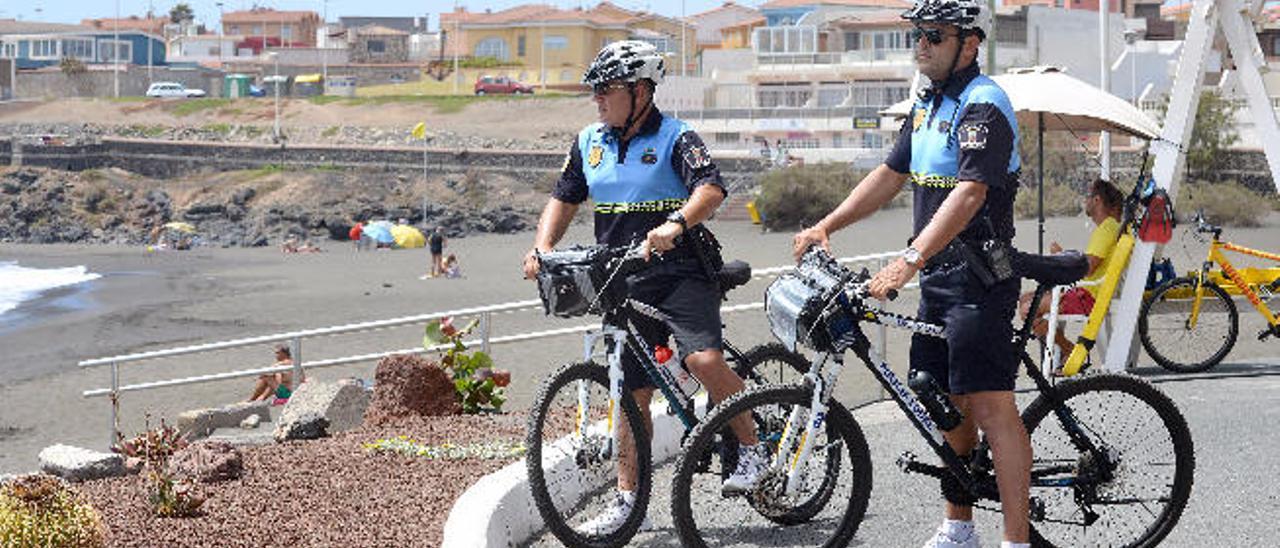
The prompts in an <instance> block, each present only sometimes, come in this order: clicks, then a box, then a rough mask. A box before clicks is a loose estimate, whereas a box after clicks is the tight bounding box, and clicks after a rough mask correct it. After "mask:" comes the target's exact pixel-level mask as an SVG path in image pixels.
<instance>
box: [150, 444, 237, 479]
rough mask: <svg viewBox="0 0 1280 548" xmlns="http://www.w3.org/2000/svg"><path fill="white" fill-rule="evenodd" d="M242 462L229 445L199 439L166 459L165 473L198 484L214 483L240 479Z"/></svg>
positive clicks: (235, 450)
mask: <svg viewBox="0 0 1280 548" xmlns="http://www.w3.org/2000/svg"><path fill="white" fill-rule="evenodd" d="M243 471H244V459H243V458H241V456H240V450H239V449H236V448H235V447H234V446H232V445H231V444H230V443H227V442H225V441H216V440H200V441H198V442H195V443H193V444H191V445H188V446H186V447H184V448H182V449H181V450H179V451H178V452H177V453H174V454H173V456H172V457H169V473H170V474H173V475H174V476H176V477H179V478H185V479H190V480H193V481H198V482H200V483H214V482H219V481H226V480H232V479H236V478H238V477H240V473H241V472H243Z"/></svg>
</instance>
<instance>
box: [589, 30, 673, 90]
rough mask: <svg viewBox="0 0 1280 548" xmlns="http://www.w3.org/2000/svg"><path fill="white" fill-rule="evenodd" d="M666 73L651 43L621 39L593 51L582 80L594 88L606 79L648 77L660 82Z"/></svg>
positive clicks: (609, 80)
mask: <svg viewBox="0 0 1280 548" xmlns="http://www.w3.org/2000/svg"><path fill="white" fill-rule="evenodd" d="M666 72H667V68H666V63H665V62H664V61H663V59H662V54H661V53H658V48H655V47H654V46H653V44H650V43H648V42H641V41H639V40H622V41H619V42H613V43H611V44H609V45H607V46H605V47H604V48H603V49H601V50H600V53H598V54H596V58H595V60H594V61H592V62H591V66H589V67H587V72H586V74H583V75H582V83H584V84H586V85H588V86H593V87H594V86H596V85H598V84H603V83H605V82H613V81H619V80H620V81H623V82H638V81H640V80H641V79H644V78H648V79H649V80H652V81H653V83H654V84H660V83H662V77H663V75H665V74H666Z"/></svg>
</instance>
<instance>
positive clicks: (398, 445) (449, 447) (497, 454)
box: [364, 436, 526, 460]
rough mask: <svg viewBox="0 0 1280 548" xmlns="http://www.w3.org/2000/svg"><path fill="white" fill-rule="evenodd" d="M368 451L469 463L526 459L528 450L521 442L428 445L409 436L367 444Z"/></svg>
mask: <svg viewBox="0 0 1280 548" xmlns="http://www.w3.org/2000/svg"><path fill="white" fill-rule="evenodd" d="M364 448H365V450H366V451H371V452H375V453H399V454H401V455H408V456H411V457H423V458H426V459H428V460H465V459H513V458H519V457H523V456H524V454H525V452H526V449H525V446H524V443H522V442H519V441H506V440H499V441H495V442H489V443H470V444H467V445H454V444H452V443H447V442H446V443H444V444H441V445H427V444H424V443H421V442H419V441H416V440H412V439H410V438H409V437H408V436H396V437H394V438H383V439H379V440H378V441H375V442H371V443H366V444H364Z"/></svg>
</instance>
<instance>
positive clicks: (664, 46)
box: [632, 36, 680, 53]
mask: <svg viewBox="0 0 1280 548" xmlns="http://www.w3.org/2000/svg"><path fill="white" fill-rule="evenodd" d="M632 40H638V41H641V42H645V43H647V44H653V47H654V48H656V49H657V50H658V53H679V51H680V50H679V48H678V47H677V46H676V45H675V44H674V43H673V42H674V41H673V40H669V39H667V38H666V37H656V38H652V37H640V36H637V37H634V38H632Z"/></svg>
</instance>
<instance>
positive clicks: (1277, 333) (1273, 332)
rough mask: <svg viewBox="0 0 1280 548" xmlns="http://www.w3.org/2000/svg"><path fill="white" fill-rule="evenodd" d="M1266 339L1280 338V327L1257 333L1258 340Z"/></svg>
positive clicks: (1276, 326) (1272, 327) (1275, 326)
mask: <svg viewBox="0 0 1280 548" xmlns="http://www.w3.org/2000/svg"><path fill="white" fill-rule="evenodd" d="M1267 337H1280V325H1274V326H1271V327H1268V328H1266V329H1263V330H1262V331H1259V332H1258V340H1260V341H1265V340H1267Z"/></svg>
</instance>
